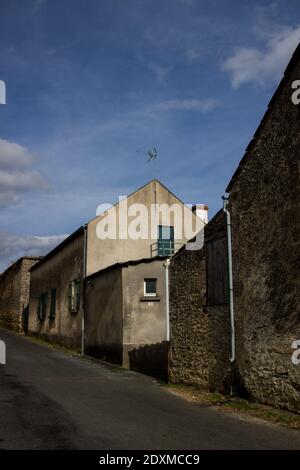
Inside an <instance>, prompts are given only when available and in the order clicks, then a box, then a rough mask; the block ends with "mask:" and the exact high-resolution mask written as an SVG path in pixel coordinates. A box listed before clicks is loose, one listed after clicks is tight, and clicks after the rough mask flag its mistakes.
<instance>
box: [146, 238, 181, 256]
mask: <svg viewBox="0 0 300 470" xmlns="http://www.w3.org/2000/svg"><path fill="white" fill-rule="evenodd" d="M181 247H182V243H174V242H173V241H172V240H158V241H157V242H155V243H152V245H150V249H151V257H154V256H172V255H174V253H175V252H176V251H178V250H179V248H181Z"/></svg>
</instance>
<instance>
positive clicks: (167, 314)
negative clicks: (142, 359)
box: [164, 258, 170, 341]
mask: <svg viewBox="0 0 300 470" xmlns="http://www.w3.org/2000/svg"><path fill="white" fill-rule="evenodd" d="M169 266H170V258H168V259H167V260H166V262H165V263H164V267H165V281H166V340H167V341H170V299H169Z"/></svg>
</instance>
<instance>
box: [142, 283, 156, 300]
mask: <svg viewBox="0 0 300 470" xmlns="http://www.w3.org/2000/svg"><path fill="white" fill-rule="evenodd" d="M144 295H145V296H151V297H154V296H156V279H153V278H151V279H150V278H148V279H144Z"/></svg>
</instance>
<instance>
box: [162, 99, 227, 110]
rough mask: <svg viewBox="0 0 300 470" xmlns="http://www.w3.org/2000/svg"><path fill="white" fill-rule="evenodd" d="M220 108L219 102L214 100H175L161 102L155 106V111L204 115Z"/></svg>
mask: <svg viewBox="0 0 300 470" xmlns="http://www.w3.org/2000/svg"><path fill="white" fill-rule="evenodd" d="M217 106H218V102H217V100H215V99H213V98H206V99H203V100H199V99H198V98H192V99H181V100H180V99H174V100H166V101H161V102H160V103H156V104H155V105H154V107H155V109H159V110H160V111H176V110H180V111H200V112H202V113H208V112H210V111H213V110H214V109H215V108H216V107H217Z"/></svg>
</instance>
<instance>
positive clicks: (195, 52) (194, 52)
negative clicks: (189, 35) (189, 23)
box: [185, 47, 202, 62]
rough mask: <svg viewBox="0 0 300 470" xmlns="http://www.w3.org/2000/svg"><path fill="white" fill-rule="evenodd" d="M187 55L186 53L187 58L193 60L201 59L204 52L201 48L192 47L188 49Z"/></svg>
mask: <svg viewBox="0 0 300 470" xmlns="http://www.w3.org/2000/svg"><path fill="white" fill-rule="evenodd" d="M185 55H186V58H187V60H188V61H190V62H192V61H193V60H197V59H199V57H201V55H202V52H201V51H200V50H199V49H195V48H194V47H191V48H189V49H187V50H186V52H185Z"/></svg>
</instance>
